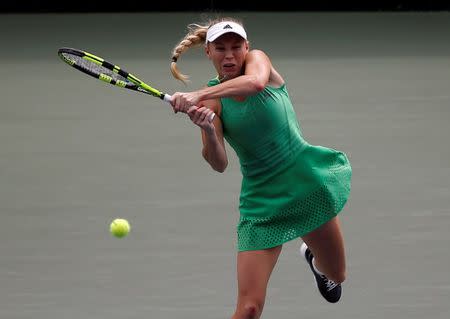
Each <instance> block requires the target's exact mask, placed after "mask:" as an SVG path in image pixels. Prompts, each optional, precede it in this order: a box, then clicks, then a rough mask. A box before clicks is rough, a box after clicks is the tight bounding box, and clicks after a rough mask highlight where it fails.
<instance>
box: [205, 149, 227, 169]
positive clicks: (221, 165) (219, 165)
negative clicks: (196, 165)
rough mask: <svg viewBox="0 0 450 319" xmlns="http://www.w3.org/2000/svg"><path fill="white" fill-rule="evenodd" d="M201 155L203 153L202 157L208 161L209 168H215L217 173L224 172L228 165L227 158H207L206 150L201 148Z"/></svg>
mask: <svg viewBox="0 0 450 319" xmlns="http://www.w3.org/2000/svg"><path fill="white" fill-rule="evenodd" d="M202 155H203V158H204V159H205V161H207V162H208V164H209V165H210V166H211V168H212V169H213V170H215V171H216V172H219V173H223V172H225V169H226V168H227V166H228V159H227V158H225V159H223V160H219V161H217V160H215V161H214V160H211V159H210V158H208V153H207V152H206V150H205V149H203V151H202Z"/></svg>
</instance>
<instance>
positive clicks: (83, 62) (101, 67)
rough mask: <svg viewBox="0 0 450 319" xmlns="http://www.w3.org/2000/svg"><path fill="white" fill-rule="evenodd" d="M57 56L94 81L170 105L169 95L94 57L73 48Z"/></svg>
mask: <svg viewBox="0 0 450 319" xmlns="http://www.w3.org/2000/svg"><path fill="white" fill-rule="evenodd" d="M58 55H59V57H60V58H61V59H62V60H63V61H64V62H66V63H67V64H69V65H70V66H72V67H74V68H75V69H77V70H79V71H81V72H83V73H86V74H88V75H90V76H92V77H94V78H96V79H99V80H101V81H103V82H106V83H109V84H112V85H114V86H118V87H121V88H125V89H129V90H133V91H137V92H141V93H145V94H149V95H152V96H155V97H158V98H160V99H161V100H163V101H165V102H167V103H169V104H170V101H171V98H172V97H171V96H170V95H169V94H167V93H163V92H161V91H159V90H157V89H155V88H153V87H151V86H150V85H148V84H147V83H145V82H143V81H141V80H140V79H138V78H137V77H136V76H135V75H133V74H131V73H129V72H127V71H125V70H124V69H122V68H120V67H119V66H117V65H114V64H112V63H110V62H108V61H106V60H105V59H102V58H100V57H98V56H96V55H93V54H91V53H88V52H85V51H81V50H78V49H73V48H60V49H59V50H58ZM213 119H214V114H212V115H211V116H210V118H209V121H210V122H211V121H212V120H213Z"/></svg>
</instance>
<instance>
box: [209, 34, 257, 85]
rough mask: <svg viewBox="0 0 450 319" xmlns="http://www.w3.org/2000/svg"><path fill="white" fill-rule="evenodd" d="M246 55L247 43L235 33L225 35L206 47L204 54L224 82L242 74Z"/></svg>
mask: <svg viewBox="0 0 450 319" xmlns="http://www.w3.org/2000/svg"><path fill="white" fill-rule="evenodd" d="M247 53H248V42H247V41H246V40H245V39H243V38H242V37H240V36H239V35H237V34H235V33H226V34H224V35H222V36H220V37H219V38H217V39H216V40H214V41H213V42H209V43H208V44H207V46H206V54H207V55H208V57H209V59H210V60H211V61H212V63H213V64H214V67H215V68H216V70H217V73H218V74H219V78H221V79H224V80H229V79H233V78H235V77H237V76H239V75H241V74H242V72H243V69H244V68H243V67H244V61H245V56H246V55H247Z"/></svg>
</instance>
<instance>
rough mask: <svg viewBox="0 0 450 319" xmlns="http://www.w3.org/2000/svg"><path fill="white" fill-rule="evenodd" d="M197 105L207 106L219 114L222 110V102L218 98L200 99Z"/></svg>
mask: <svg viewBox="0 0 450 319" xmlns="http://www.w3.org/2000/svg"><path fill="white" fill-rule="evenodd" d="M197 106H198V107H207V108H209V109H210V110H212V111H213V112H214V113H216V114H217V115H219V116H220V114H221V112H222V104H221V103H220V99H210V100H203V101H200V102H199V103H198V105H197Z"/></svg>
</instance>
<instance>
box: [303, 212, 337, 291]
mask: <svg viewBox="0 0 450 319" xmlns="http://www.w3.org/2000/svg"><path fill="white" fill-rule="evenodd" d="M302 239H303V241H304V242H305V243H306V245H307V246H308V248H309V249H310V250H311V252H312V254H313V256H314V265H315V266H316V268H317V269H318V270H319V271H320V272H321V273H322V274H324V275H325V276H326V277H327V278H328V279H330V280H332V281H334V282H335V283H338V284H339V283H342V282H343V281H344V280H345V276H346V271H345V249H344V239H343V236H342V231H341V227H340V223H339V219H338V217H335V218H333V219H332V220H330V221H329V222H327V223H325V224H324V225H322V226H321V227H319V228H318V229H316V230H314V231H312V232H310V233H309V234H307V235H305V236H303V238H302Z"/></svg>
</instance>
